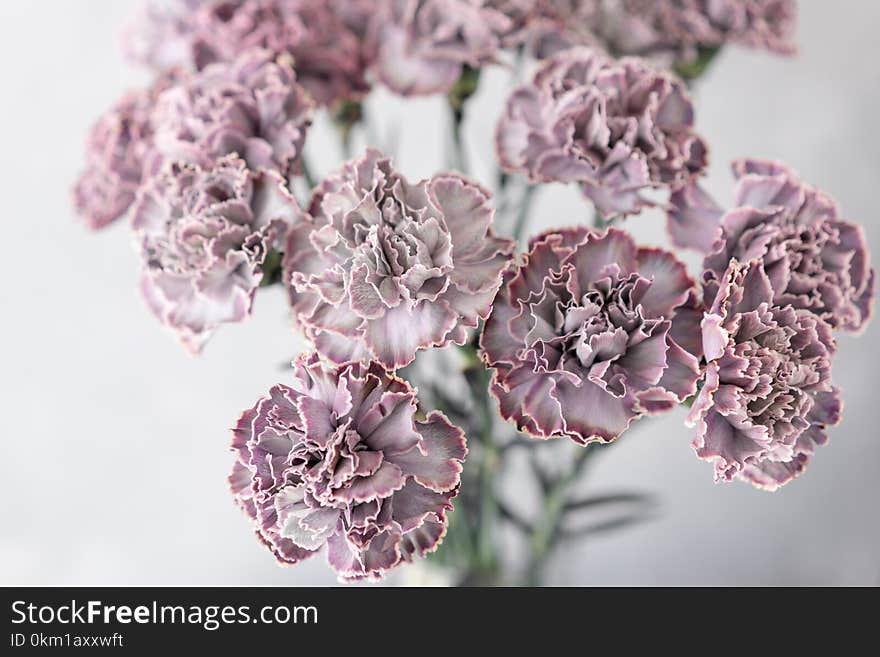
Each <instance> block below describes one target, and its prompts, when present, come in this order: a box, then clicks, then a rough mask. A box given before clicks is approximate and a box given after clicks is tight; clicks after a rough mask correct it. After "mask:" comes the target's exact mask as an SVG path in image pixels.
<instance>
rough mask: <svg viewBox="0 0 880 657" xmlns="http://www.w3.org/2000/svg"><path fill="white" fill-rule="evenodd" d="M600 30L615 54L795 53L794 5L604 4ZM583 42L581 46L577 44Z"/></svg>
mask: <svg viewBox="0 0 880 657" xmlns="http://www.w3.org/2000/svg"><path fill="white" fill-rule="evenodd" d="M596 4H597V11H596V13H595V23H594V28H593V29H594V31H595V32H596V34H597V35H598V36H599V38H600V39H601V41H602V42H603V43H604V44H605V47H606V48H607V49H608V51H609V52H613V53H615V54H617V55H638V56H642V57H652V58H658V59H660V60H667V61H669V60H678V61H689V60H693V59H694V58H695V57H696V56H697V52H698V50H697V49H698V48H699V47H703V48H718V47H720V46H723V45H724V44H726V43H737V44H741V45H744V46H749V47H752V48H762V49H765V50H770V51H773V52H777V53H780V54H792V53H793V52H794V46H793V45H792V41H791V39H792V36H793V34H794V24H795V15H796V8H795V3H794V0H604V1H600V2H598V3H596ZM575 43H577V41H575Z"/></svg>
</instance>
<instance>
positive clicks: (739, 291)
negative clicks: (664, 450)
mask: <svg viewBox="0 0 880 657" xmlns="http://www.w3.org/2000/svg"><path fill="white" fill-rule="evenodd" d="M705 291H706V296H707V300H708V303H710V304H711V306H710V307H709V310H708V311H707V312H706V315H705V317H704V318H703V320H702V334H703V350H704V353H705V357H706V361H707V366H706V381H705V384H704V385H703V387H702V389H701V390H700V394H699V397H698V398H697V400H696V401H695V402H694V405H693V407H692V408H691V413H690V416H689V418H688V423H689V424H690V425H691V426H693V425H694V424H696V425H697V426H698V432H697V436H696V437H695V438H694V441H693V447H694V449H695V450H696V452H697V456H699V457H700V458H702V459H705V460H707V461H711V462H713V463H714V465H715V479H716V480H724V481H729V480H731V479H733V478H734V477H739V478H741V479H744V480H746V481H748V482H750V483H752V484H754V485H755V486H757V487H758V488H764V489H767V490H775V489H776V488H778V487H779V486H782V485H783V484H785V483H786V482H788V481H790V480H791V479H792V478H794V477H796V476H797V475H798V474H800V473H801V472H802V471H803V469H804V468H805V467H806V464H807V460H808V459H809V457H810V455H812V454H813V452H814V451H815V448H816V447H817V446H818V445H824V444H825V443H826V442H827V440H828V437H827V435H826V434H825V428H826V427H827V426H828V425H834V424H837V422H838V421H839V420H840V412H841V408H842V403H841V401H840V398H839V390H838V389H837V388H835V387H834V386H832V385H831V357H832V356H833V354H834V351H835V344H834V340H833V338H832V337H831V328H830V327H829V326H828V325H827V324H826V323H825V322H823V321H822V320H821V319H820V318H819V317H818V316H817V315H815V314H813V313H811V312H809V311H807V310H798V309H795V308H792V307H791V306H788V305H787V306H779V305H778V304H776V303H775V302H774V300H773V297H774V293H773V288H772V286H771V281H770V278H769V277H768V276H767V273H765V271H764V267H763V265H762V264H761V261H760V260H753V261H751V262H750V263H745V264H743V263H740V262H737V261H736V260H734V261H733V262H731V263H730V266H729V267H728V268H727V270H726V271H725V273H724V275H723V276H722V277H721V278H720V279H719V280H718V281H717V283H716V284H712V285H709V286H707V287H706V290H705Z"/></svg>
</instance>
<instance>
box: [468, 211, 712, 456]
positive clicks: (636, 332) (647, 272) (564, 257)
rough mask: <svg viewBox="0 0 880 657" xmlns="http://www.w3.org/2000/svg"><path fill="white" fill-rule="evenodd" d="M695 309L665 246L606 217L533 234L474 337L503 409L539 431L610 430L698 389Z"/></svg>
mask: <svg viewBox="0 0 880 657" xmlns="http://www.w3.org/2000/svg"><path fill="white" fill-rule="evenodd" d="M699 315H700V313H699V311H698V309H697V308H696V304H695V303H694V291H693V281H692V280H691V279H690V278H689V277H688V275H687V272H686V270H685V266H684V264H682V263H681V262H679V261H678V260H677V259H676V258H675V256H674V255H672V254H671V253H668V252H666V251H663V250H660V249H652V248H638V247H637V246H636V245H635V243H634V242H633V240H632V238H631V237H629V235H628V234H627V233H625V232H623V231H621V230H617V229H614V228H611V229H608V230H607V231H606V232H604V233H596V232H590V231H589V230H588V229H586V228H572V229H568V230H563V231H558V232H554V231H550V232H546V233H543V234H542V235H539V236H537V237H535V238H534V239H533V240H532V241H531V244H530V248H529V253H528V255H527V256H526V258H525V260H524V262H523V263H522V264H521V265H519V266H518V267H516V268H513V269H510V270H508V271H507V272H506V273H505V275H504V283H503V284H502V287H501V291H500V292H499V294H498V298H497V299H496V300H495V304H494V308H493V310H492V314H491V315H490V316H489V319H488V320H486V325H485V328H484V329H483V334H482V336H481V340H480V347H481V349H482V356H483V360H484V361H485V362H486V364H487V365H488V366H489V367H490V368H492V369H493V370H494V372H493V377H492V384H491V392H492V394H493V395H494V396H495V397H496V398H497V399H498V402H499V406H500V410H501V415H502V416H503V417H504V418H505V419H506V420H512V421H514V422H515V423H516V425H517V427H518V428H519V429H520V430H521V431H525V432H527V433H529V434H530V435H532V436H535V437H538V438H555V437H562V436H567V437H569V438H571V439H572V440H574V441H576V442H578V443H580V444H586V443H590V442H594V441H599V442H603V443H607V442H611V441H613V440H614V439H616V438H617V437H618V436H619V435H620V434H621V433H623V431H624V430H626V428H627V427H628V426H629V425H630V423H631V422H632V421H633V420H634V419H636V418H638V417H639V416H641V415H643V414H644V413H654V412H659V411H664V410H668V409H670V408H672V407H673V406H674V405H675V404H678V403H680V402H681V401H683V400H684V399H686V398H687V397H689V396H690V395H692V394H694V392H696V384H697V378H698V376H699V374H700V368H699V361H698V355H699V351H697V350H698V349H699V344H698V341H695V339H694V338H696V337H697V336H695V335H694V331H693V328H694V327H695V326H697V327H698V321H699ZM688 350H690V351H688Z"/></svg>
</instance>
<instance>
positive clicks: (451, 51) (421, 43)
mask: <svg viewBox="0 0 880 657" xmlns="http://www.w3.org/2000/svg"><path fill="white" fill-rule="evenodd" d="M488 4H489V3H487V2H484V0H380V2H378V3H377V5H378V6H377V13H376V20H375V22H374V24H373V29H372V36H371V44H372V51H373V57H372V59H373V68H374V71H375V74H376V76H377V77H378V78H379V79H380V80H381V81H382V82H383V83H384V84H385V85H387V86H388V87H389V88H391V90H392V91H395V92H397V93H399V94H403V95H405V96H419V95H427V94H435V93H445V92H447V91H449V90H450V89H451V88H452V86H453V85H454V84H455V82H456V80H458V78H459V76H460V75H461V73H462V70H463V69H464V67H465V66H471V67H473V68H479V67H481V66H484V65H486V64H492V63H494V62H495V61H496V56H497V54H498V51H499V49H500V48H501V38H502V36H503V35H504V34H505V33H507V32H508V31H509V30H510V28H511V22H510V20H509V19H508V18H507V17H505V16H504V15H503V14H502V13H500V12H498V11H496V10H494V9H492V8H490V7H488V6H487V5H488Z"/></svg>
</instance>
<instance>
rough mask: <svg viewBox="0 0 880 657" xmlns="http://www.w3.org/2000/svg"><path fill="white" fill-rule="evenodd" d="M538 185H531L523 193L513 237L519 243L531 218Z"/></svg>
mask: <svg viewBox="0 0 880 657" xmlns="http://www.w3.org/2000/svg"><path fill="white" fill-rule="evenodd" d="M537 189H538V187H537V185H529V186H528V187H526V191H525V193H524V194H523V197H522V200H521V201H520V204H519V213H518V214H517V216H516V223H515V224H514V225H513V239H515V240H516V242H517V244H519V242H520V240H521V239H522V236H523V232H524V231H525V229H526V228H527V227H528V224H529V218H530V215H531V210H532V202H533V201H534V200H535V193H536V191H537Z"/></svg>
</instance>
